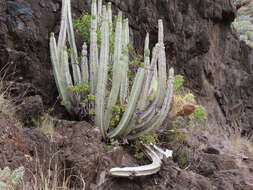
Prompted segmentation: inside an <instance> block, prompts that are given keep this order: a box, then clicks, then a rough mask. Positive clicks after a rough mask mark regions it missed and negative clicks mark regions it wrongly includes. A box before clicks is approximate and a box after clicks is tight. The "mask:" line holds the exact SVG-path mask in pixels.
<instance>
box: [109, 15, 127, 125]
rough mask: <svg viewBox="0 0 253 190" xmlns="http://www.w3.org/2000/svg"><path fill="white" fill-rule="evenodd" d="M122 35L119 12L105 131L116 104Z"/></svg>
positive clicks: (119, 76)
mask: <svg viewBox="0 0 253 190" xmlns="http://www.w3.org/2000/svg"><path fill="white" fill-rule="evenodd" d="M121 35H122V12H119V14H118V17H117V22H116V29H115V40H114V55H113V76H112V88H111V92H110V95H109V99H108V104H107V110H106V129H107V128H108V127H109V122H110V120H111V117H112V107H113V106H114V105H115V104H116V102H117V99H118V96H119V90H120V84H121V80H122V69H123V67H122V62H121V61H120V58H121V49H122V46H121V37H122V36H121Z"/></svg>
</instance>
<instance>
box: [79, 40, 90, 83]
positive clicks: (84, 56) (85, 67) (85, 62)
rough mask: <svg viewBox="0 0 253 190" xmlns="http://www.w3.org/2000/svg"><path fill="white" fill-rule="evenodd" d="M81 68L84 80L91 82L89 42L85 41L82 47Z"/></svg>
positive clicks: (84, 81)
mask: <svg viewBox="0 0 253 190" xmlns="http://www.w3.org/2000/svg"><path fill="white" fill-rule="evenodd" d="M80 68H81V78H82V82H83V83H86V84H88V83H89V67H88V51H87V44H86V43H85V42H84V43H83V47H82V56H81V63H80Z"/></svg>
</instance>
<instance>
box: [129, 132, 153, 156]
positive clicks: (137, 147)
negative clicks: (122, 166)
mask: <svg viewBox="0 0 253 190" xmlns="http://www.w3.org/2000/svg"><path fill="white" fill-rule="evenodd" d="M157 142H158V135H157V134H156V133H150V134H147V135H143V136H141V137H139V138H138V139H136V140H134V141H133V142H132V143H131V147H132V148H134V157H135V158H137V159H141V158H143V157H144V154H143V152H142V151H141V147H142V143H145V144H157Z"/></svg>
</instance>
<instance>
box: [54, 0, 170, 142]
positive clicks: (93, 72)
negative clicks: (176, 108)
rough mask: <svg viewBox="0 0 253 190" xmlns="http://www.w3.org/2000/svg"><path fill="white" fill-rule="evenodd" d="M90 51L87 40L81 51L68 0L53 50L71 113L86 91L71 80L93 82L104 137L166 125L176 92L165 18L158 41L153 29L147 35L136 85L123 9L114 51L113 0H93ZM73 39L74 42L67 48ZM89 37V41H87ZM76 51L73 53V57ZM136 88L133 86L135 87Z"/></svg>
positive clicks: (61, 89)
mask: <svg viewBox="0 0 253 190" xmlns="http://www.w3.org/2000/svg"><path fill="white" fill-rule="evenodd" d="M91 7H92V8H91V29H90V42H89V53H88V51H87V47H88V46H87V44H86V42H85V43H84V44H83V49H82V53H81V57H80V58H79V57H78V53H77V47H76V43H75V36H74V29H73V24H72V17H71V5H70V0H62V16H61V27H60V33H59V37H58V42H57V43H56V40H55V37H54V34H52V35H51V37H50V52H51V60H52V63H53V70H54V76H55V81H56V84H57V88H58V91H59V94H60V97H61V99H62V100H63V101H64V102H67V104H66V105H65V107H66V109H67V110H68V111H69V112H70V113H71V112H73V110H74V108H75V106H77V105H79V104H80V102H81V101H82V99H83V98H84V97H82V94H80V95H79V96H76V95H74V94H73V93H72V92H70V91H69V90H67V88H68V86H73V85H79V84H82V83H86V84H89V86H90V88H91V93H92V94H95V95H96V100H95V103H91V104H90V105H89V108H92V109H95V125H96V126H97V127H99V128H100V131H101V133H102V135H103V137H104V138H116V137H121V138H126V139H134V138H137V137H139V136H141V135H144V134H146V133H149V132H150V131H152V130H155V129H157V128H158V127H159V126H161V125H162V123H163V121H164V119H165V118H166V117H167V115H168V112H169V110H170V105H171V101H172V95H173V86H172V85H173V78H174V73H173V69H170V70H169V76H167V72H166V56H165V47H164V43H163V23H162V20H159V21H158V28H159V32H158V43H157V44H156V45H155V47H154V48H153V50H152V58H150V51H149V35H148V34H147V36H146V39H145V48H144V63H143V64H142V65H141V66H140V67H139V68H138V71H137V73H136V75H135V79H134V82H133V85H132V87H131V86H130V85H129V77H128V70H129V63H130V58H129V52H128V44H129V25H128V20H127V19H123V18H122V13H121V12H119V14H118V16H117V17H116V19H117V20H116V26H115V31H114V32H115V36H114V39H113V40H114V50H113V51H110V41H111V40H112V39H110V38H111V37H112V35H110V34H111V33H112V32H113V30H114V29H113V28H112V27H111V26H112V11H111V4H110V3H108V4H107V6H105V5H102V0H98V2H97V1H96V0H92V6H91ZM98 27H100V28H99V30H100V31H101V44H99V45H98V43H97V29H98ZM67 43H68V44H69V46H70V48H71V52H70V55H69V54H68V53H67ZM87 43H88V42H87ZM69 56H70V57H69ZM109 67H112V84H111V87H110V89H109V90H110V93H109V97H106V91H107V90H108V85H107V83H108V79H109V75H108V74H109V72H108V68H109ZM130 89H131V90H130ZM117 103H121V104H126V109H125V112H124V113H123V115H122V117H121V120H120V122H119V124H118V125H117V126H116V127H115V128H112V127H111V126H110V120H111V119H112V117H113V112H112V108H113V106H115V105H116V104H117Z"/></svg>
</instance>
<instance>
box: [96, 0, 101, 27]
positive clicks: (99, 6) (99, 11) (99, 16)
mask: <svg viewBox="0 0 253 190" xmlns="http://www.w3.org/2000/svg"><path fill="white" fill-rule="evenodd" d="M97 8H98V9H97V11H98V12H97V13H98V23H101V22H102V0H98V6H97Z"/></svg>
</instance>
